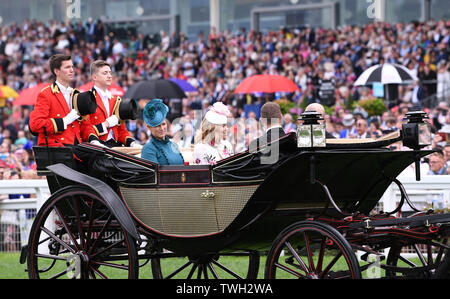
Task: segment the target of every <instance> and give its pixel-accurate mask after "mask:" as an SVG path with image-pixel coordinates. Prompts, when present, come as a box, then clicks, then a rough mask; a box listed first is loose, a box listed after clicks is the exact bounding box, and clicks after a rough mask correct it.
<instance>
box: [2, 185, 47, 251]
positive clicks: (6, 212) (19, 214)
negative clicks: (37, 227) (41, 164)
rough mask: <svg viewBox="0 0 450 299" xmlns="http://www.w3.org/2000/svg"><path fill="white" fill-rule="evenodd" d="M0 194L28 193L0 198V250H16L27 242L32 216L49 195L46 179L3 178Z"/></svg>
mask: <svg viewBox="0 0 450 299" xmlns="http://www.w3.org/2000/svg"><path fill="white" fill-rule="evenodd" d="M0 194H1V195H3V196H4V195H10V194H24V195H25V194H29V195H30V198H23V197H21V198H18V199H0V240H1V241H0V252H1V251H10V252H14V251H18V250H20V248H21V247H22V246H24V245H26V244H27V242H28V235H29V232H30V229H31V225H32V224H33V220H34V217H35V215H36V213H37V211H38V210H39V208H40V207H41V206H42V204H43V203H44V202H45V201H46V200H47V198H48V197H49V196H50V191H49V189H48V184H47V180H3V181H0Z"/></svg>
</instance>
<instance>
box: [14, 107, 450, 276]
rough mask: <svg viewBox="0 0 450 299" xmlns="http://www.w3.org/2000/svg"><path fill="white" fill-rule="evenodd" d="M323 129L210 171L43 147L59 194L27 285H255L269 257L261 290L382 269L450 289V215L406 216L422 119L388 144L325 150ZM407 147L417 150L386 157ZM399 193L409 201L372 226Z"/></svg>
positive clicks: (310, 120)
mask: <svg viewBox="0 0 450 299" xmlns="http://www.w3.org/2000/svg"><path fill="white" fill-rule="evenodd" d="M315 117H316V115H315V114H314V113H310V114H309V115H305V124H304V126H302V127H301V128H300V129H299V131H298V132H297V135H296V134H295V133H293V134H290V135H286V136H283V137H281V138H279V139H277V140H275V141H272V142H271V143H270V144H268V145H267V146H266V147H262V148H261V149H258V150H256V151H250V152H249V151H246V152H243V153H240V154H237V155H234V156H232V157H230V158H228V159H225V160H222V161H219V162H218V163H217V164H216V165H213V166H209V165H208V166H206V165H205V166H200V165H185V166H160V165H157V164H155V163H152V162H150V161H147V160H144V159H141V158H138V157H136V156H134V155H130V154H126V153H122V152H120V151H117V150H115V149H109V148H103V147H97V146H93V145H90V144H81V145H78V146H75V147H74V148H46V147H36V148H35V149H34V150H35V156H36V161H37V163H38V170H39V172H40V174H41V175H47V178H48V180H49V186H50V189H51V192H52V195H51V196H50V198H49V199H48V200H47V201H46V202H45V203H44V204H43V206H42V208H41V209H40V210H39V212H38V214H37V216H36V218H35V221H34V223H33V227H32V229H31V232H30V237H29V243H28V245H27V246H26V247H25V249H24V250H23V254H22V256H21V261H22V262H25V260H26V261H27V265H28V267H27V268H28V273H29V277H30V278H58V277H66V276H71V277H72V276H75V277H81V278H105V277H113V278H138V277H139V272H141V277H142V273H145V272H146V271H148V270H147V269H150V268H151V275H152V276H153V277H154V278H257V277H258V276H257V275H258V270H259V268H260V258H262V257H264V258H266V261H265V274H264V277H265V278H285V277H286V278H289V277H291V278H362V277H365V276H369V277H371V276H370V275H367V271H369V270H373V267H377V269H379V272H377V273H379V276H382V277H387V278H399V277H402V278H403V277H407V278H435V277H437V278H442V277H449V269H450V251H449V245H448V243H447V240H448V236H449V234H450V225H449V224H448V223H449V221H450V214H434V213H433V211H431V210H428V211H419V210H416V213H414V214H413V215H410V216H408V217H397V216H398V212H399V211H401V208H402V205H403V204H404V203H405V202H406V203H407V204H409V205H410V206H411V207H412V208H413V209H415V208H414V206H413V205H412V204H411V202H410V201H409V199H408V195H407V194H406V192H405V189H404V188H403V186H402V184H401V182H400V181H398V180H397V179H396V178H397V176H398V175H399V174H400V173H401V172H402V171H403V170H404V169H405V168H407V167H408V166H409V165H411V164H412V163H416V164H418V163H419V162H418V161H419V160H420V159H421V158H422V157H424V156H426V155H428V154H430V153H431V151H427V150H423V149H421V148H423V146H424V145H425V144H426V142H424V140H423V136H427V134H428V135H429V127H428V126H427V125H426V123H424V122H423V121H422V117H423V115H422V114H420V113H419V114H417V113H416V114H415V113H412V114H411V115H409V121H408V123H407V124H405V125H404V127H403V130H401V132H399V134H398V135H396V136H394V137H392V138H384V139H381V140H369V141H365V142H364V141H357V142H356V143H346V142H344V141H343V140H328V139H327V140H326V144H325V139H324V135H321V134H322V133H324V129H323V127H322V128H321V127H320V125H318V123H317V121H316V119H315ZM428 137H429V136H428ZM293 140H294V141H296V143H294V146H292V141H293ZM398 141H403V143H404V145H406V146H409V147H411V149H412V150H408V151H392V150H390V149H389V148H388V146H389V145H390V144H392V143H393V142H398ZM268 147H270V148H271V149H277V152H278V150H279V152H278V154H279V155H278V158H277V159H276V161H275V162H274V163H269V164H267V163H264V162H263V161H262V160H263V159H264V158H266V157H267V154H268V153H267V148H268ZM272 152H273V151H272ZM74 157H75V158H74ZM80 161H82V162H80ZM417 176H418V178H419V177H420V174H419V173H417ZM392 183H396V184H397V185H398V186H399V187H400V190H401V202H400V203H399V205H398V207H397V208H396V209H395V210H394V211H379V212H376V213H374V208H375V207H376V206H377V204H378V202H379V200H380V198H381V197H382V196H383V194H384V193H385V191H386V189H387V188H388V187H389V186H390V185H391V184H392ZM407 247H412V248H414V249H415V253H416V256H415V257H414V258H409V257H408V258H406V257H404V256H403V254H402V252H403V250H404V248H407ZM357 251H358V252H359V253H360V255H361V258H360V260H358V258H357V256H356V252H357ZM385 252H388V253H387V256H385V255H384V254H383V253H385ZM262 253H263V254H262ZM230 257H233V258H230ZM373 257H375V259H373ZM169 261H170V262H169ZM146 265H147V266H146Z"/></svg>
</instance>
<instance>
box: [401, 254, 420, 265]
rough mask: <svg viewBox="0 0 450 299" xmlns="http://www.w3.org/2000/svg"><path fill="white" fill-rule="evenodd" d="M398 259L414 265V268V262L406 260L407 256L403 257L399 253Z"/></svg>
mask: <svg viewBox="0 0 450 299" xmlns="http://www.w3.org/2000/svg"><path fill="white" fill-rule="evenodd" d="M398 259H399V260H401V261H402V262H404V263H406V264H408V266H411V267H414V268H415V267H417V265H416V264H414V263H413V262H411V261H410V260H408V259H407V258H405V257H403V256H401V255H399V256H398Z"/></svg>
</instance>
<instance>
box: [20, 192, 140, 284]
mask: <svg viewBox="0 0 450 299" xmlns="http://www.w3.org/2000/svg"><path fill="white" fill-rule="evenodd" d="M28 244H29V256H28V275H29V277H30V278H33V279H39V278H48V279H54V278H82V279H96V278H130V279H131V278H138V269H139V267H138V259H137V250H136V245H135V240H134V239H133V237H132V236H130V234H129V233H127V232H126V231H125V229H123V228H122V227H121V225H120V224H119V223H118V221H117V220H116V218H115V217H114V216H113V215H112V214H111V212H110V210H109V209H108V208H107V206H106V205H105V202H104V201H103V199H102V198H101V197H99V196H98V195H97V194H96V193H94V192H92V191H91V190H89V189H87V188H82V187H76V186H70V187H66V188H64V189H62V190H60V191H58V192H57V193H55V194H53V195H52V196H51V197H50V198H49V199H48V200H47V201H46V202H45V203H44V205H43V206H42V207H41V209H40V210H39V212H38V214H37V215H36V218H35V221H34V223H33V226H32V228H31V231H30V237H29V243H28Z"/></svg>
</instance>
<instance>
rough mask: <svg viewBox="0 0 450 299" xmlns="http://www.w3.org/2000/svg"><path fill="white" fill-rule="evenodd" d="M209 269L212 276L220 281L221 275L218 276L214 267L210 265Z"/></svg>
mask: <svg viewBox="0 0 450 299" xmlns="http://www.w3.org/2000/svg"><path fill="white" fill-rule="evenodd" d="M208 268H209V271H211V273H212V275H213V276H214V278H215V279H219V275H217V272H216V270H215V269H214V267H213V266H212V264H211V263H208Z"/></svg>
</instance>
